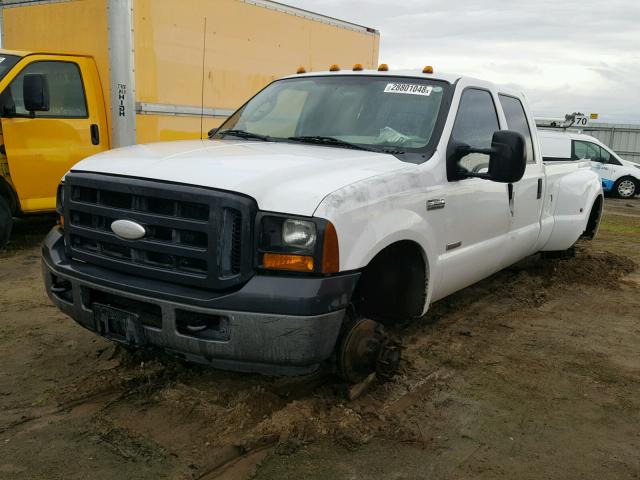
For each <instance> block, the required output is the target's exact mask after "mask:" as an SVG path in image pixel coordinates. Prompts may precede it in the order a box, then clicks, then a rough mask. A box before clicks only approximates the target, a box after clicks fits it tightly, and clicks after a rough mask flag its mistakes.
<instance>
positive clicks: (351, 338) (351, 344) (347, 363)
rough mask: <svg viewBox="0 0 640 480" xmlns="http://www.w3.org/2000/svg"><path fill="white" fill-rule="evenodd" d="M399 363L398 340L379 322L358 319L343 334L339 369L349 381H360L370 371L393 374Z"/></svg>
mask: <svg viewBox="0 0 640 480" xmlns="http://www.w3.org/2000/svg"><path fill="white" fill-rule="evenodd" d="M399 364H400V344H399V342H396V341H393V340H391V339H390V338H389V335H387V333H386V332H385V330H384V327H383V326H382V324H380V323H378V322H375V321H373V320H370V319H368V318H361V319H358V320H356V321H355V322H354V323H353V325H352V326H351V327H350V328H349V329H348V330H347V331H346V332H345V334H344V335H343V337H342V341H341V342H340V347H339V350H338V369H339V371H340V374H341V375H342V376H343V377H344V378H345V380H348V381H349V382H352V383H357V382H360V381H362V380H363V379H364V378H365V377H367V376H368V375H370V374H371V373H373V372H376V374H377V375H378V377H380V378H382V379H385V380H387V379H389V378H391V377H392V376H393V375H395V374H396V372H397V370H398V366H399Z"/></svg>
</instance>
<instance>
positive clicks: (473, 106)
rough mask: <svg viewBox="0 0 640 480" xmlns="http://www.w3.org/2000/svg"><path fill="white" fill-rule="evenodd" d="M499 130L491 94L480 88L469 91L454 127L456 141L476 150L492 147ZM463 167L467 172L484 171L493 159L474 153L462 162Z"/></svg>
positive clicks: (453, 135) (463, 99) (464, 96)
mask: <svg viewBox="0 0 640 480" xmlns="http://www.w3.org/2000/svg"><path fill="white" fill-rule="evenodd" d="M499 129H500V126H499V124H498V114H497V113H496V107H495V104H494V103H493V97H492V96H491V93H489V92H488V91H486V90H480V89H477V88H469V89H467V90H465V91H464V92H463V93H462V99H461V100H460V107H459V108H458V115H457V116H456V121H455V124H454V125H453V132H452V137H453V139H454V140H456V141H458V142H462V143H466V144H467V145H470V146H471V147H473V148H491V139H492V138H493V133H494V132H495V131H496V130H499ZM460 166H461V167H462V168H463V169H465V170H466V171H467V172H480V171H482V170H483V169H484V168H487V167H488V166H489V156H488V155H486V154H483V153H471V154H469V155H467V156H465V157H464V158H463V159H462V160H461V161H460Z"/></svg>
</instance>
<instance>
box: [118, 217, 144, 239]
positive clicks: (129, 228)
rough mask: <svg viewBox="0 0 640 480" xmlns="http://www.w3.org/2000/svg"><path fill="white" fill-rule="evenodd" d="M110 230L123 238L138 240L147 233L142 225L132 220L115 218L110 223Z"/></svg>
mask: <svg viewBox="0 0 640 480" xmlns="http://www.w3.org/2000/svg"><path fill="white" fill-rule="evenodd" d="M111 231H112V232H113V233H115V234H116V235H117V236H119V237H120V238H124V239H125V240H140V239H141V238H142V237H144V236H145V235H146V234H147V231H146V230H145V229H144V227H143V226H142V225H140V224H139V223H136V222H134V221H132V220H116V221H114V222H113V223H112V224H111Z"/></svg>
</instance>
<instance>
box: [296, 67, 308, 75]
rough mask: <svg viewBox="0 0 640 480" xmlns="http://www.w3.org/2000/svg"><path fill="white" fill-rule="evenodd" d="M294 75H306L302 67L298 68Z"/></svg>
mask: <svg viewBox="0 0 640 480" xmlns="http://www.w3.org/2000/svg"><path fill="white" fill-rule="evenodd" d="M296 73H297V74H298V75H300V74H301V73H307V70H306V69H305V68H304V67H298V70H296Z"/></svg>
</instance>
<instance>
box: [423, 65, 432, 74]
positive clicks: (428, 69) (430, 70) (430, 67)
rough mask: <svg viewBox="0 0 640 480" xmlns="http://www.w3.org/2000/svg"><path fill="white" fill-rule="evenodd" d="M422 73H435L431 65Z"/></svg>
mask: <svg viewBox="0 0 640 480" xmlns="http://www.w3.org/2000/svg"><path fill="white" fill-rule="evenodd" d="M422 73H433V67H432V66H431V65H427V66H426V67H424V68H423V69H422Z"/></svg>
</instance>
